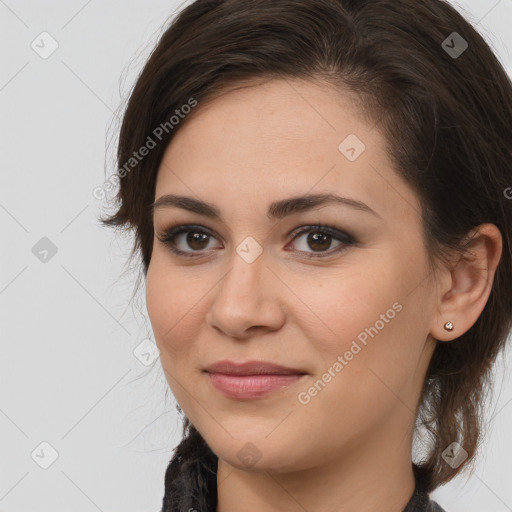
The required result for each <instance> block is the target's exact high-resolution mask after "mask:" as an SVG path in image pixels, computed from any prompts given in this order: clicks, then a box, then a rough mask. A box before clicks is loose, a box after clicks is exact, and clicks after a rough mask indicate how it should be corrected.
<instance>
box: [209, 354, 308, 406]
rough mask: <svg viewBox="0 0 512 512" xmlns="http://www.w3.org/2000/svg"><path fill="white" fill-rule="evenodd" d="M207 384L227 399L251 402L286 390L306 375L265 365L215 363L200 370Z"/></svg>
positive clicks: (255, 362) (253, 362) (229, 362)
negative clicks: (208, 382)
mask: <svg viewBox="0 0 512 512" xmlns="http://www.w3.org/2000/svg"><path fill="white" fill-rule="evenodd" d="M204 371H205V372H206V373H207V375H208V377H209V380H210V382H211V384H212V385H213V386H214V387H215V388H216V389H217V390H218V391H220V392H221V393H222V394H223V395H224V396H226V397H228V398H235V399H238V400H254V399H257V398H262V397H264V396H267V395H269V394H271V393H273V392H275V391H278V390H280V389H283V388H286V387H288V386H290V385H292V384H293V383H295V382H297V381H298V380H300V379H302V378H303V377H304V376H305V375H307V373H306V372H305V371H303V370H299V369H295V368H289V367H286V366H281V365H277V364H275V363H270V362H268V361H247V362H245V363H235V362H233V361H226V360H224V361H217V362H216V363H214V364H212V365H210V366H208V367H207V368H206V369H205V370H204Z"/></svg>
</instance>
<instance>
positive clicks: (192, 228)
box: [157, 224, 357, 259]
mask: <svg viewBox="0 0 512 512" xmlns="http://www.w3.org/2000/svg"><path fill="white" fill-rule="evenodd" d="M189 232H192V233H201V234H204V235H208V236H210V237H214V238H215V236H214V235H213V233H211V232H210V231H209V230H207V229H206V228H203V227H202V226H198V225H193V224H181V225H174V226H170V227H168V228H167V229H165V230H164V231H163V232H162V233H161V234H160V235H159V236H157V238H158V240H160V242H162V243H164V244H165V245H167V246H168V247H169V249H170V250H171V251H172V252H173V253H174V254H176V255H178V256H183V257H185V258H194V257H197V256H198V255H200V254H201V252H200V251H193V252H192V253H190V252H187V251H182V250H181V249H177V248H176V245H175V242H174V239H175V238H176V237H177V236H178V235H180V234H182V233H189ZM310 232H313V233H315V232H318V233H322V234H326V235H329V236H331V237H332V238H333V239H334V240H337V241H339V242H341V244H340V246H338V248H336V249H334V250H330V251H328V252H327V251H326V252H324V253H308V252H305V251H293V252H299V253H303V254H305V255H306V258H313V259H318V258H326V257H328V256H332V255H333V254H337V253H339V252H341V251H343V250H345V249H346V248H347V247H348V246H351V245H354V244H355V243H357V241H356V240H355V239H354V237H352V236H351V235H349V234H348V233H344V232H343V231H340V230H338V229H336V228H333V227H331V226H327V225H324V224H316V225H313V226H307V227H305V229H300V230H299V231H296V230H295V231H293V232H292V233H291V234H293V235H294V236H293V238H292V241H294V240H295V239H296V238H298V237H299V236H301V235H303V234H305V233H310Z"/></svg>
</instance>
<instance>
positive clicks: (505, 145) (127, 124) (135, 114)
mask: <svg viewBox="0 0 512 512" xmlns="http://www.w3.org/2000/svg"><path fill="white" fill-rule="evenodd" d="M455 33H456V35H455ZM450 38H451V39H450ZM454 38H455V39H454ZM461 40H463V41H465V42H466V43H467V48H466V49H465V50H464V51H461V52H460V54H458V55H457V54H454V48H455V49H457V48H462V45H461V43H460V41H461ZM455 41H456V42H455ZM456 47H457V48H456ZM255 79H259V80H268V79H284V80H288V79H290V80H291V79H304V80H313V79H318V80H320V82H321V83H324V84H328V85H329V86H335V87H336V88H337V89H338V90H339V91H340V92H341V93H344V92H348V93H350V94H352V95H354V97H355V98H357V99H358V104H359V107H360V112H361V115H362V116H363V117H364V118H365V119H366V120H367V121H368V122H369V123H370V124H371V125H372V126H375V127H376V128H377V129H379V130H380V131H381V133H382V134H383V136H384V137H385V140H386V143H387V147H386V149H387V155H388V157H389V159H390V160H391V162H392V163H393V167H394V169H395V170H396V172H397V173H398V174H399V175H400V176H401V177H402V178H403V179H404V180H405V181H406V182H407V183H408V184H409V185H410V186H411V187H412V189H413V190H414V191H415V192H416V193H417V196H418V198H419V200H420V203H421V208H422V210H421V215H422V225H423V233H424V240H425V246H426V248H427V252H428V255H429V258H430V265H431V269H432V271H435V270H436V268H438V267H437V264H438V263H439V262H440V261H441V262H443V261H444V262H449V261H450V259H449V258H448V255H449V254H450V252H451V251H455V252H456V253H457V254H459V255H460V256H463V257H468V252H467V251H466V249H467V246H466V244H467V243H468V239H467V235H468V233H469V232H470V231H471V229H472V228H474V227H476V226H478V225H479V224H482V223H487V222H489V223H493V224H495V225H496V226H497V227H498V228H499V230H500V232H501V234H502V238H503V251H502V256H501V261H500V263H499V265H498V267H497V269H496V274H495V278H494V282H493V286H492V290H491V292H490V296H489V300H488V301H487V303H486V305H485V307H484V310H483V311H482V313H481V315H480V316H479V318H478V319H477V320H476V322H475V324H474V325H473V326H472V327H471V328H470V329H469V330H468V331H467V332H465V333H462V334H461V335H460V336H459V337H458V338H456V339H454V340H453V341H451V342H439V341H438V342H437V345H436V348H435V351H434V353H433V356H432V359H431V361H430V365H429V367H428V370H427V374H426V378H425V381H424V385H423V389H422V393H421V399H420V403H419V405H418V410H417V420H418V421H417V426H421V427H424V429H425V431H426V434H427V440H428V443H427V449H426V452H425V453H426V455H425V458H424V459H423V460H421V461H420V462H418V463H417V466H416V465H414V471H415V473H416V476H419V477H421V481H422V482H423V484H424V486H425V489H426V490H427V491H428V492H431V491H433V490H434V489H435V488H437V487H438V486H440V485H442V484H444V483H446V482H448V481H449V480H451V479H452V478H453V477H454V476H455V475H457V474H458V473H459V472H460V471H462V469H464V468H466V467H469V464H470V463H472V462H473V461H474V458H475V454H476V451H477V448H478V445H479V441H480V438H481V419H482V416H483V399H484V397H485V395H484V393H483V392H484V390H485V389H486V387H488V386H489V385H490V383H491V378H492V367H493V364H494V362H495V359H496V357H497V355H498V354H499V352H500V351H501V350H502V349H503V348H504V347H505V343H506V339H507V336H508V333H509V331H510V328H511V322H512V320H511V316H512V294H511V293H510V290H512V254H511V247H512V243H511V228H512V201H511V200H510V198H511V197H512V189H510V187H512V173H511V170H512V84H511V81H510V78H509V77H508V75H507V74H506V72H505V70H504V69H503V66H502V64H501V63H500V61H499V60H498V59H497V57H496V56H495V54H494V53H493V51H492V50H491V48H490V46H489V45H488V44H487V43H486V42H485V40H484V38H483V37H482V36H481V35H480V34H479V33H478V32H477V31H476V29H475V28H473V27H472V25H471V24H470V23H469V22H468V21H466V20H465V19H464V18H463V16H461V14H459V12H458V11H457V10H456V9H455V8H454V7H452V6H451V5H450V4H449V3H448V2H447V1H444V0H422V1H418V0H302V1H299V0H197V1H195V2H193V3H191V4H190V5H188V6H186V7H185V8H184V9H182V10H181V11H180V12H179V13H178V15H177V16H176V17H175V18H174V19H173V20H172V22H171V23H170V25H169V27H168V28H167V29H166V30H165V32H164V33H163V35H162V36H161V37H160V39H159V41H158V44H157V45H156V47H155V48H154V50H153V52H152V53H151V55H150V57H149V59H148V61H147V63H146V64H145V66H144V68H143V70H142V72H141V73H140V75H139V77H138V79H137V81H136V83H135V85H134V87H133V90H132V91H131V95H130V98H129V101H128V104H127V107H126V110H125V113H124V116H123V119H122V126H121V130H120V137H119V144H118V148H117V162H118V164H119V167H120V168H121V166H124V169H125V170H126V163H127V162H129V161H131V160H130V159H131V157H132V155H133V153H134V152H135V151H137V150H139V148H141V147H142V146H144V145H145V144H146V143H147V140H148V137H152V138H153V139H154V141H156V137H154V133H155V132H154V130H155V128H156V127H159V126H163V125H165V123H167V124H166V125H165V126H166V130H165V133H163V131H162V130H161V132H162V133H161V134H160V135H161V137H159V140H158V141H157V143H156V146H155V147H154V149H151V151H149V153H148V154H147V156H145V157H144V158H143V159H142V160H141V161H139V162H138V163H137V164H136V165H135V166H134V167H133V168H129V169H128V171H129V172H124V173H121V172H120V173H119V176H120V179H119V183H120V188H119V191H118V192H117V196H116V200H117V203H118V208H117V210H116V211H115V213H114V214H112V215H111V216H110V217H108V218H107V219H105V220H103V222H104V224H105V225H109V226H115V227H124V226H126V227H127V228H130V229H133V230H134V232H135V242H134V246H133V250H132V254H131V256H133V255H134V254H136V253H138V252H140V256H141V261H142V267H143V270H144V275H146V273H147V269H148V266H149V263H150V259H151V253H152V248H153V233H154V231H153V219H152V216H151V215H150V210H149V209H148V205H150V204H151V203H152V202H153V201H154V193H155V183H156V175H157V172H158V168H159V165H160V162H161V159H162V156H163V153H164V151H165V149H166V147H167V146H168V144H169V143H170V142H171V141H172V138H173V136H174V135H175V133H176V132H177V131H178V130H180V129H181V128H182V127H183V125H184V124H186V123H187V122H188V121H189V120H190V119H191V118H193V116H194V113H195V112H196V111H198V110H199V109H201V106H202V105H205V104H206V103H207V102H208V101H212V100H214V99H215V98H216V97H218V96H219V95H220V94H222V93H223V92H225V91H227V90H229V89H230V88H233V87H239V86H243V85H244V84H251V83H254V80H255ZM290 94H295V92H294V91H293V89H292V87H290ZM191 98H194V100H195V101H197V106H196V107H195V109H194V110H193V111H192V112H191V113H189V114H187V115H186V116H181V117H182V119H180V120H178V122H177V123H176V124H174V125H173V126H170V124H169V122H168V121H169V119H170V118H171V116H173V115H174V113H175V112H176V111H177V110H178V109H180V108H181V107H182V106H183V105H187V104H190V103H189V101H190V99H191ZM312 100H313V101H314V98H313V99H312ZM298 101H303V100H302V99H298ZM305 108H309V107H305ZM187 110H190V109H187ZM183 112H185V110H183ZM183 117H184V118H183ZM176 119H178V118H176ZM346 135H347V134H345V135H344V134H340V136H346ZM340 141H341V139H340ZM507 190H509V195H508V196H507V195H506V191H507ZM185 421H186V423H185V429H184V438H183V440H182V441H181V443H180V444H179V446H178V448H177V450H176V452H175V454H174V457H173V459H172V460H171V462H170V465H169V468H168V470H167V473H166V478H165V482H166V493H165V499H164V507H163V512H169V511H186V512H189V508H190V507H192V508H195V509H196V510H198V511H199V510H200V511H201V512H203V511H205V510H208V503H207V501H208V500H207V499H206V498H205V497H206V496H209V499H214V498H213V496H214V495H213V494H212V493H215V492H216V489H215V490H214V487H215V484H214V480H212V478H213V477H212V471H213V472H215V471H216V463H217V461H216V457H215V455H214V454H213V453H212V451H211V450H210V448H209V447H208V446H207V444H206V443H205V441H204V439H203V438H202V436H201V435H200V434H199V432H197V430H196V429H195V428H194V427H193V425H189V424H188V423H187V422H188V419H185ZM454 442H457V443H458V444H459V445H460V446H462V448H463V449H464V450H465V451H466V452H467V454H468V457H467V458H466V460H464V461H463V462H462V463H461V464H460V465H458V466H457V467H452V465H450V464H448V463H447V462H445V460H444V458H443V452H444V451H445V450H446V449H447V448H448V447H449V446H450V445H452V443H454Z"/></svg>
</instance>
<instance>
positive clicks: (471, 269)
mask: <svg viewBox="0 0 512 512" xmlns="http://www.w3.org/2000/svg"><path fill="white" fill-rule="evenodd" d="M466 244H467V245H466V246H467V248H468V251H469V252H468V253H467V254H466V255H460V254H459V256H458V260H457V261H456V263H455V264H454V265H450V267H449V268H448V267H445V268H443V269H442V271H441V272H440V273H439V281H438V283H439V286H438V292H439V296H438V299H439V302H438V314H437V315H436V316H435V317H434V318H433V323H432V325H431V329H430V335H431V336H432V337H433V338H434V339H436V340H439V341H450V340H453V339H455V338H458V337H459V336H461V335H462V334H464V333H465V332H466V331H468V330H469V329H470V328H471V327H472V326H473V324H474V323H475V322H476V321H477V319H478V317H479V316H480V314H481V313H482V311H483V309H484V307H485V304H486V303H487V300H488V298H489V295H490V293H491V289H492V284H493V281H494V274H495V272H496V267H497V266H498V263H499V261H500V258H501V251H502V237H501V233H500V230H499V229H498V228H497V227H496V226H495V225H494V224H481V225H479V226H478V227H476V228H475V229H473V230H472V231H471V232H470V233H469V234H468V236H467V242H466ZM448 321H449V322H452V324H453V330H451V331H448V330H446V329H445V328H444V324H445V323H446V322H448Z"/></svg>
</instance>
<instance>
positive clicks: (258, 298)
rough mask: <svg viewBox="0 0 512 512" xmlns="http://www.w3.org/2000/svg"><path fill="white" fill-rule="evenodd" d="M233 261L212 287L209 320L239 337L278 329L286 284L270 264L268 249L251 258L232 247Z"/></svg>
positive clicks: (230, 334)
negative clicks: (267, 256) (253, 258)
mask: <svg viewBox="0 0 512 512" xmlns="http://www.w3.org/2000/svg"><path fill="white" fill-rule="evenodd" d="M230 263H231V267H230V269H229V270H228V271H227V273H225V275H224V277H223V278H221V280H220V281H219V283H218V284H217V286H216V287H214V289H213V293H214V294H215V296H214V298H213V301H212V303H211V307H210V309H209V310H208V312H207V314H206V321H207V323H208V324H209V325H210V326H211V327H212V328H213V329H215V330H217V331H220V332H222V333H223V334H225V335H226V336H230V337H232V338H237V339H245V338H248V337H251V336H253V335H254V334H256V333H257V332H258V331H259V332H260V333H263V332H265V331H273V330H277V329H279V328H280V327H281V326H282V325H283V323H284V319H285V315H284V308H283V307H282V299H283V296H282V294H283V293H284V291H285V290H284V288H285V286H284V285H283V283H282V282H281V280H279V279H278V278H277V276H276V274H275V271H273V270H272V269H271V268H270V267H269V265H268V261H267V258H265V252H263V253H262V254H260V255H259V256H258V257H257V258H256V259H255V260H254V261H252V262H250V260H248V259H244V257H242V256H240V254H238V253H237V252H236V251H233V258H232V260H231V262H230Z"/></svg>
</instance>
